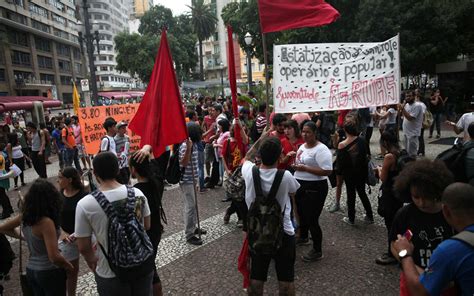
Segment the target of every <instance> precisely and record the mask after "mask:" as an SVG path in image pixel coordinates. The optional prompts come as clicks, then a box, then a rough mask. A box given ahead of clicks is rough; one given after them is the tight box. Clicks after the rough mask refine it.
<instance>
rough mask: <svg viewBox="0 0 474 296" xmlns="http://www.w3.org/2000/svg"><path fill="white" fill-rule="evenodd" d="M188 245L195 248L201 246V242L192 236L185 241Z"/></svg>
mask: <svg viewBox="0 0 474 296" xmlns="http://www.w3.org/2000/svg"><path fill="white" fill-rule="evenodd" d="M187 243H188V244H191V245H195V246H200V245H202V240H201V239H199V238H197V237H195V236H193V237H191V238H190V239H188V240H187Z"/></svg>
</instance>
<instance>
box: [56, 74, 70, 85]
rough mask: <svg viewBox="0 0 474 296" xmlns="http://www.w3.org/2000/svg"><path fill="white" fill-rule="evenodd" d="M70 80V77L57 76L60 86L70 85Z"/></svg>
mask: <svg viewBox="0 0 474 296" xmlns="http://www.w3.org/2000/svg"><path fill="white" fill-rule="evenodd" d="M71 79H72V77H71V76H63V75H61V76H59V80H60V81H61V84H62V85H68V84H71Z"/></svg>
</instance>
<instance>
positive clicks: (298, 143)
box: [287, 137, 304, 166]
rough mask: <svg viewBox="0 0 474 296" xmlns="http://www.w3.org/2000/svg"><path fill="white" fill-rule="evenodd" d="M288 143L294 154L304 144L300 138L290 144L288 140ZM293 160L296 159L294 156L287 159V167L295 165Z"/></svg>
mask: <svg viewBox="0 0 474 296" xmlns="http://www.w3.org/2000/svg"><path fill="white" fill-rule="evenodd" d="M288 142H289V143H290V145H291V148H292V149H291V151H295V152H298V148H300V146H301V145H303V144H304V140H303V138H301V137H299V138H297V139H296V141H295V142H294V143H291V142H290V141H289V140H288ZM295 158H296V156H293V157H290V159H288V163H287V165H288V166H290V165H292V164H294V163H295Z"/></svg>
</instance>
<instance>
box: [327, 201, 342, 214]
mask: <svg viewBox="0 0 474 296" xmlns="http://www.w3.org/2000/svg"><path fill="white" fill-rule="evenodd" d="M340 209H341V206H340V205H339V203H335V204H333V206H332V207H331V208H330V209H329V213H335V212H337V211H339V210H340Z"/></svg>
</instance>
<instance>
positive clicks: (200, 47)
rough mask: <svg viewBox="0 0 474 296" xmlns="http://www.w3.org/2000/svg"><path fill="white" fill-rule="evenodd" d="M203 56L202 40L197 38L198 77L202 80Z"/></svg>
mask: <svg viewBox="0 0 474 296" xmlns="http://www.w3.org/2000/svg"><path fill="white" fill-rule="evenodd" d="M203 59H204V57H203V56H202V40H201V39H199V78H200V79H201V81H204V61H203Z"/></svg>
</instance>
